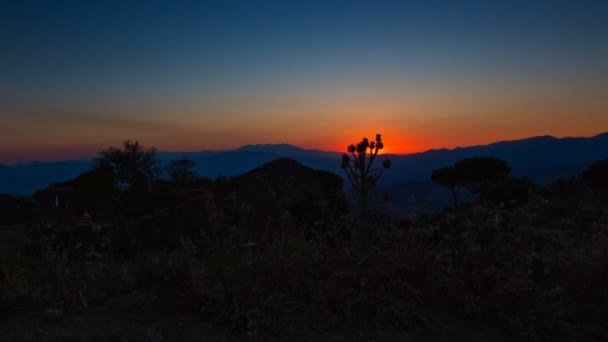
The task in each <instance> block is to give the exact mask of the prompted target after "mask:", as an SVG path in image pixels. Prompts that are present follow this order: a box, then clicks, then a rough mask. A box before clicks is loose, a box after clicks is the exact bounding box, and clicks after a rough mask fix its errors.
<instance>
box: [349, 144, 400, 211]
mask: <svg viewBox="0 0 608 342" xmlns="http://www.w3.org/2000/svg"><path fill="white" fill-rule="evenodd" d="M382 149H384V144H383V143H382V136H381V135H380V134H376V140H375V141H372V142H370V141H369V140H368V139H367V138H363V139H362V140H361V141H360V142H358V143H357V144H356V145H355V144H351V145H350V146H348V149H347V151H348V153H345V154H343V155H342V165H341V167H342V169H344V171H345V172H346V175H347V176H348V180H349V182H350V184H351V185H352V187H353V189H354V191H355V195H356V196H357V202H358V204H359V210H360V213H361V216H362V217H363V218H367V216H368V214H369V210H370V202H371V196H372V192H373V190H374V188H375V187H376V183H377V181H378V179H379V178H380V177H381V176H382V174H383V173H384V170H386V169H388V168H390V167H391V162H390V160H384V162H382V167H376V168H375V167H373V165H374V161H375V160H376V157H377V156H378V153H379V152H380V151H382Z"/></svg>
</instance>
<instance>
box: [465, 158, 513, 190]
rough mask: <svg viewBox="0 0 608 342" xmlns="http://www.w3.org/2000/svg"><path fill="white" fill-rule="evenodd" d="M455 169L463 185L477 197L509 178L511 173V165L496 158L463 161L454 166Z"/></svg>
mask: <svg viewBox="0 0 608 342" xmlns="http://www.w3.org/2000/svg"><path fill="white" fill-rule="evenodd" d="M454 168H455V169H456V173H457V174H458V177H459V178H460V180H461V182H462V184H463V185H465V186H467V187H468V188H469V190H470V191H471V192H472V193H473V194H476V195H477V196H479V194H480V193H482V192H483V191H485V190H486V188H487V187H488V186H491V185H493V184H496V183H498V182H499V181H501V180H504V179H505V178H507V177H508V176H509V172H511V167H510V166H509V164H508V163H507V162H506V161H504V160H502V159H498V158H496V157H473V158H466V159H462V160H460V161H458V162H456V164H454Z"/></svg>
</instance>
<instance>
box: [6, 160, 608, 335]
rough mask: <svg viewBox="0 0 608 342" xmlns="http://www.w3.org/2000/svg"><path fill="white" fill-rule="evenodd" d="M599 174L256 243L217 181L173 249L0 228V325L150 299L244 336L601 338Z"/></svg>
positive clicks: (283, 226)
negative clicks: (342, 331) (469, 332)
mask: <svg viewBox="0 0 608 342" xmlns="http://www.w3.org/2000/svg"><path fill="white" fill-rule="evenodd" d="M598 165H600V166H597V165H596V166H595V169H594V168H591V169H590V171H588V172H586V173H585V174H584V175H583V176H582V177H580V178H575V179H571V180H567V181H560V182H557V183H554V184H552V185H550V186H548V187H536V188H534V189H530V192H529V193H528V194H527V196H526V200H525V201H521V200H520V198H519V197H518V198H517V200H512V201H506V202H505V201H494V200H493V201H484V200H481V201H479V202H476V203H470V204H462V205H460V206H459V207H457V208H452V209H446V211H445V212H443V213H438V214H434V215H423V216H420V215H418V216H395V215H392V216H387V215H384V214H380V213H373V212H372V213H370V214H366V215H364V216H361V215H358V214H356V215H355V214H353V213H349V212H348V211H345V210H344V209H343V208H341V207H340V206H336V205H333V204H332V202H318V203H314V206H312V209H311V212H310V213H308V214H309V217H308V219H307V220H303V221H294V219H293V216H289V215H286V214H285V215H279V216H280V218H281V219H279V220H278V221H272V223H271V222H270V221H269V223H268V225H267V226H266V227H265V228H264V229H259V230H256V231H255V233H253V232H252V231H251V230H246V229H241V228H243V225H241V224H240V223H239V222H257V221H255V220H252V217H253V216H254V215H255V213H252V212H251V211H249V210H247V203H244V202H242V201H241V200H240V199H239V198H238V197H235V196H232V195H229V193H230V192H229V191H228V189H230V187H231V185H230V181H229V180H221V181H220V182H216V183H214V185H210V186H211V188H213V189H214V197H213V199H212V201H211V203H210V204H209V205H208V207H207V218H206V219H207V221H206V224H203V225H200V226H197V227H198V228H197V229H195V230H194V231H192V230H189V231H186V230H184V229H181V228H182V227H179V226H170V225H167V226H166V227H165V228H166V230H167V231H170V232H173V233H174V234H177V235H178V236H177V240H176V241H177V242H176V244H173V245H171V244H168V243H167V244H158V245H154V246H149V245H145V244H144V245H141V244H139V242H138V241H137V240H132V239H130V238H128V237H127V235H120V234H125V233H124V231H125V230H121V228H120V227H123V228H124V226H125V224H126V223H125V222H114V223H111V224H96V223H93V222H91V220H90V218H88V217H83V218H81V219H80V222H78V223H73V224H71V227H76V228H75V229H74V230H73V231H72V232H74V231H78V230H77V229H78V227H81V228H82V227H89V228H90V229H91V230H93V231H97V232H98V233H97V235H95V236H94V237H93V238H86V237H80V238H78V237H74V234H73V233H72V235H70V238H69V239H67V238H66V239H64V238H62V235H61V234H58V233H57V231H58V229H59V228H58V227H64V228H65V227H68V225H63V226H58V225H55V226H53V224H52V223H49V222H46V221H37V222H36V221H32V222H30V223H28V224H27V225H14V226H6V227H2V230H0V244H1V248H0V259H1V260H2V262H1V263H0V307H1V308H2V310H0V315H4V318H8V317H11V316H12V317H14V316H18V315H25V316H27V317H29V316H28V315H31V314H32V313H37V314H38V315H42V317H44V319H47V320H54V319H61V317H62V316H63V315H66V314H69V313H78V312H82V311H85V310H89V309H90V308H93V307H95V306H98V305H102V304H103V303H106V302H108V301H109V300H110V299H112V298H115V297H117V296H125V295H128V294H132V293H134V292H135V291H142V289H153V290H152V291H153V292H154V298H155V299H154V302H155V303H156V304H157V305H155V306H152V307H153V308H154V310H157V311H160V313H161V314H163V315H172V314H176V313H188V314H190V315H194V317H197V319H200V320H201V322H211V323H213V324H216V325H219V326H222V327H225V328H226V329H228V330H229V331H231V332H233V333H234V334H236V335H237V336H242V337H243V338H245V337H247V338H254V337H257V338H260V339H267V338H278V339H286V338H290V337H293V336H294V335H298V334H301V332H303V331H322V330H327V329H332V327H337V326H350V327H358V328H359V329H362V327H386V328H387V327H390V328H392V329H397V330H399V331H406V332H410V333H411V332H414V333H416V334H434V333H438V332H441V333H446V334H448V335H449V334H455V335H457V334H462V333H463V332H462V331H459V330H461V329H463V328H462V326H463V325H462V324H461V322H462V321H468V322H472V324H473V325H472V326H473V327H474V328H472V329H487V330H488V331H491V332H492V333H493V334H496V336H499V335H501V336H507V337H509V338H511V339H513V340H524V339H530V340H535V339H545V340H559V339H564V340H570V339H577V340H581V339H582V340H591V339H606V338H608V329H606V322H607V321H608V288H607V287H606V284H608V209H607V208H608V191H607V189H608V188H607V187H606V184H604V183H603V182H604V179H605V178H604V176H603V175H604V174H605V173H604V172H603V171H601V165H602V164H598ZM598 168H600V170H599V171H598ZM218 189H219V190H218ZM224 195H226V196H224ZM227 198H230V200H227ZM279 214H280V213H279ZM150 215H151V217H152V218H151V220H152V221H158V220H160V221H161V222H175V221H170V220H165V219H162V218H163V217H165V218H166V217H167V215H170V214H167V213H160V214H158V213H152V214H148V216H150ZM155 215H156V216H155ZM159 217H161V219H159ZM362 225H365V226H366V228H367V229H365V231H366V232H371V233H370V235H368V236H367V240H368V241H366V243H365V244H364V245H362V244H361V241H359V236H360V235H359V233H358V232H360V231H361V227H362ZM62 229H63V228H62ZM117 232H118V235H116V234H117ZM121 232H122V233H121ZM146 234H147V233H146ZM142 239H144V237H143V235H142ZM362 246H364V247H362ZM159 301H160V302H162V303H163V304H162V305H161V304H158V303H159ZM138 305H139V306H138V308H141V306H142V305H143V306H144V307H145V303H144V304H142V303H140V304H138ZM128 310H131V309H128ZM133 310H136V309H135V308H134V309H133ZM148 311H149V310H148ZM37 317H38V316H37Z"/></svg>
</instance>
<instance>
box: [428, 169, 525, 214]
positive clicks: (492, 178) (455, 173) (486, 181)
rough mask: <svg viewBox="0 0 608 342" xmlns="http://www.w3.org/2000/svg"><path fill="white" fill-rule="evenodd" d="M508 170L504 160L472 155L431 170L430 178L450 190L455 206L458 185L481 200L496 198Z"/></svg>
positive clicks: (456, 204) (506, 177) (504, 182)
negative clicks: (450, 164)
mask: <svg viewBox="0 0 608 342" xmlns="http://www.w3.org/2000/svg"><path fill="white" fill-rule="evenodd" d="M509 172H511V167H510V166H509V164H508V163H507V162H506V161H504V160H501V159H498V158H495V157H473V158H466V159H462V160H460V161H458V162H456V164H454V166H447V167H442V168H439V169H435V170H433V173H432V174H431V180H432V181H433V182H434V183H435V184H438V185H440V186H443V187H446V188H448V189H449V190H450V192H451V193H452V198H453V201H454V208H456V207H457V206H458V198H457V194H456V189H457V188H458V187H459V186H464V187H466V188H468V190H469V191H470V192H471V194H475V195H477V198H479V199H481V200H483V199H489V198H498V192H499V189H498V185H501V186H504V185H505V184H507V182H508V181H509ZM511 184H516V182H515V181H513V182H512V183H511ZM517 184H520V185H521V184H524V183H523V182H520V183H517ZM522 188H523V185H522ZM522 196H523V195H521V196H519V197H522Z"/></svg>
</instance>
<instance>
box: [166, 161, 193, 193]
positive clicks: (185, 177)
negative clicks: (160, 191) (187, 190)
mask: <svg viewBox="0 0 608 342" xmlns="http://www.w3.org/2000/svg"><path fill="white" fill-rule="evenodd" d="M167 173H168V174H169V178H170V179H171V181H172V182H174V183H175V184H177V185H181V186H183V185H188V184H192V183H194V182H195V181H196V179H197V176H196V173H195V172H194V161H193V160H192V159H190V157H188V156H186V155H184V156H182V157H180V158H178V159H175V160H172V161H171V162H170V163H169V165H168V166H167Z"/></svg>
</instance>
